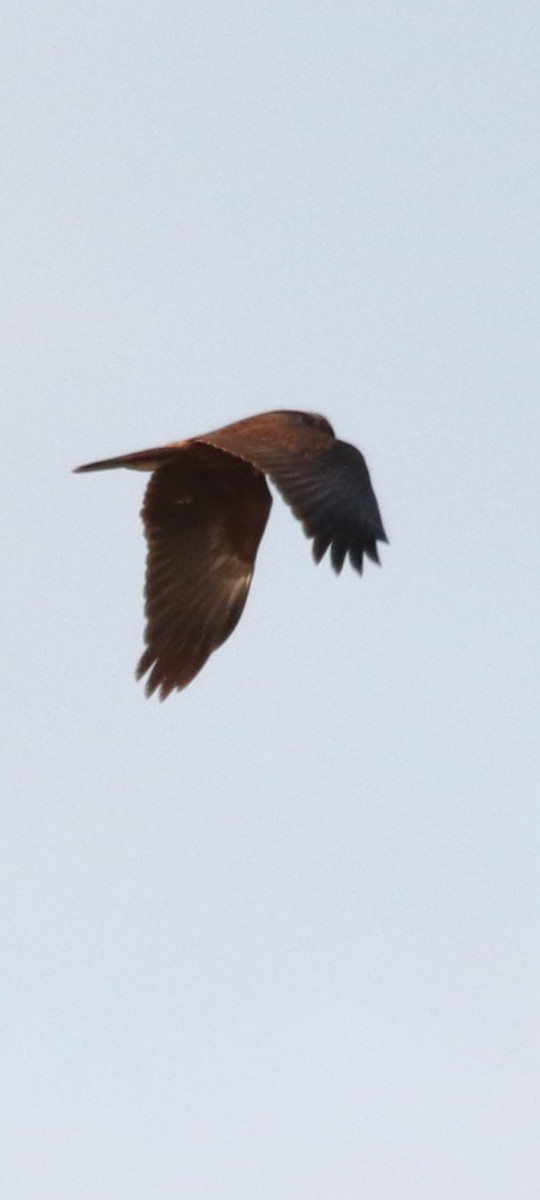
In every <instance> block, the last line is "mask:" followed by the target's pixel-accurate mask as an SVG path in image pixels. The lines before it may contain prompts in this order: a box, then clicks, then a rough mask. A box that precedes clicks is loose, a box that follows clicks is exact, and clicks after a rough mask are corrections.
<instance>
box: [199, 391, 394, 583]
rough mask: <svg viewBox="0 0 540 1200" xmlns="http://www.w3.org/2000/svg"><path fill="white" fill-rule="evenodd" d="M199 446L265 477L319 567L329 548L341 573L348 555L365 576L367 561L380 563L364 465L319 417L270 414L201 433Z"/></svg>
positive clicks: (377, 518)
mask: <svg viewBox="0 0 540 1200" xmlns="http://www.w3.org/2000/svg"><path fill="white" fill-rule="evenodd" d="M195 440H196V441H197V442H205V443H206V444H209V445H212V446H215V447H218V448H220V449H222V450H227V451H228V452H229V453H230V454H235V455H238V456H239V457H240V458H242V459H244V460H245V461H246V462H249V463H252V465H253V466H254V467H256V468H257V469H258V470H259V471H264V472H265V473H266V474H267V475H269V477H270V479H271V480H272V482H273V483H275V485H276V487H277V488H278V490H279V491H280V492H281V494H282V496H283V498H284V500H285V501H286V502H287V504H289V505H290V507H291V508H292V510H293V512H294V514H295V516H296V517H298V519H299V520H300V521H301V522H302V525H303V527H304V530H305V533H306V534H307V536H308V537H310V538H313V556H314V558H315V561H316V562H320V560H321V558H322V557H323V555H324V554H326V551H327V550H328V548H329V547H330V548H331V557H332V564H333V566H334V568H335V570H336V571H341V568H342V566H343V563H344V561H345V557H346V555H347V554H348V555H349V558H350V561H351V563H352V565H353V567H356V570H357V571H361V570H362V564H363V557H364V554H366V555H367V556H368V558H371V559H373V561H374V562H378V561H379V556H378V551H377V542H385V541H386V540H387V538H386V534H385V532H384V527H383V524H382V520H381V514H380V512H379V506H378V504H377V499H376V496H375V493H374V491H373V487H372V485H371V480H370V477H369V471H368V469H367V466H366V462H365V459H364V457H363V455H362V454H361V453H360V451H359V450H357V449H356V448H355V446H350V445H349V444H348V443H347V442H341V441H338V440H337V438H335V437H334V433H333V430H332V427H331V425H330V424H329V423H328V421H326V420H325V418H324V417H319V416H316V415H314V414H310V413H300V412H287V411H285V412H271V413H263V414H262V415H261V416H258V417H249V418H248V419H247V420H245V421H237V422H236V423H235V424H234V425H226V426H225V427H224V428H223V429H218V430H216V431H215V432H212V433H209V434H206V435H205V436H204V437H203V438H197V439H195Z"/></svg>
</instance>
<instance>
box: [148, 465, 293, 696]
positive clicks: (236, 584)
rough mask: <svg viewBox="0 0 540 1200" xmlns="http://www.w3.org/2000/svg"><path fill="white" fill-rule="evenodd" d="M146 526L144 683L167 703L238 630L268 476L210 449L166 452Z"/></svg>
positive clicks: (264, 514)
mask: <svg viewBox="0 0 540 1200" xmlns="http://www.w3.org/2000/svg"><path fill="white" fill-rule="evenodd" d="M169 454H170V455H171V457H169V458H168V460H167V461H165V462H164V463H163V464H162V465H160V466H158V467H157V469H156V470H155V471H154V474H153V475H152V478H151V479H150V482H149V484H148V487H147V490H146V495H145V498H144V503H143V508H142V513H141V515H142V518H143V522H144V529H145V534H146V539H147V542H148V557H147V567H146V585H145V600H146V609H145V611H146V629H145V642H146V649H145V650H144V653H143V655H142V657H141V660H140V662H139V665H138V667H137V678H138V679H140V678H142V676H144V675H146V674H147V672H149V676H148V680H147V683H146V692H147V694H148V695H151V694H152V692H154V691H156V689H159V695H160V699H161V700H164V699H165V697H166V696H168V695H169V692H171V691H172V690H173V689H174V688H183V687H185V686H186V684H188V683H190V681H191V680H192V679H193V677H194V676H195V675H196V674H197V672H198V671H200V669H201V667H202V666H204V663H205V662H206V660H207V658H208V657H209V655H210V654H211V653H212V651H213V650H216V649H217V647H218V646H220V645H221V644H222V642H224V641H225V639H226V638H228V637H229V635H230V634H231V633H232V631H233V629H234V628H235V626H236V624H237V623H238V621H239V619H240V616H241V614H242V610H243V608H244V604H245V602H246V598H247V594H248V590H249V586H250V583H251V577H252V574H253V568H254V565H255V557H256V554H257V549H258V546H259V542H260V540H261V537H262V534H263V532H264V528H265V525H266V522H267V519H268V514H269V512H270V506H271V503H272V500H271V496H270V492H269V490H268V487H267V484H266V480H265V479H264V476H263V475H262V474H261V473H260V472H259V471H257V470H255V469H254V468H253V467H252V466H250V465H249V464H248V463H245V462H243V461H242V460H240V459H238V458H232V457H231V456H230V455H229V454H224V453H222V452H220V451H219V450H216V449H212V448H211V447H209V446H203V445H197V444H191V445H184V446H183V447H182V448H181V449H178V450H177V451H176V453H175V452H174V450H172V448H171V450H170V451H169Z"/></svg>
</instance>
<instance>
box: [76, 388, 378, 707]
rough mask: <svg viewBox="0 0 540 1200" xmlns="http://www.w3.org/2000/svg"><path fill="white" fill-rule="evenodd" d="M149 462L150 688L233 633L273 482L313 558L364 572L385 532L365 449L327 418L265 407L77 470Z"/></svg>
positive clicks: (174, 677) (142, 665) (188, 672)
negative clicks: (341, 435)
mask: <svg viewBox="0 0 540 1200" xmlns="http://www.w3.org/2000/svg"><path fill="white" fill-rule="evenodd" d="M113 467H129V468H131V469H134V470H139V471H151V472H152V478H151V479H150V482H149V484H148V487H147V489H146V494H145V497H144V503H143V507H142V511H141V516H142V519H143V524H144V531H145V535H146V540H147V543H148V556H147V565H146V585H145V602H146V603H145V614H146V629H145V645H146V649H145V650H144V653H143V655H142V657H141V660H140V662H139V665H138V667H137V679H141V678H142V677H143V676H144V675H146V674H147V672H149V675H148V679H147V682H146V693H147V695H148V696H150V695H151V694H152V692H155V691H156V689H158V688H159V696H160V699H161V700H164V699H165V697H166V696H168V695H169V693H170V692H172V691H173V689H174V688H178V689H180V688H184V687H186V685H187V684H188V683H190V682H191V680H192V679H193V678H194V676H195V675H196V674H197V673H198V671H200V670H201V667H203V666H204V664H205V662H206V660H207V658H209V656H210V654H212V652H213V651H214V650H216V649H217V647H218V646H221V644H222V642H224V641H225V640H226V638H228V637H229V636H230V634H231V633H232V631H233V629H234V628H235V626H236V625H237V624H238V621H239V620H240V617H241V614H242V611H243V608H244V604H245V602H246V599H247V594H248V591H249V586H250V583H251V577H252V575H253V569H254V566H255V558H256V555H257V550H258V548H259V542H260V540H261V538H262V535H263V533H264V529H265V526H266V522H267V520H268V515H269V512H270V508H271V504H272V496H271V493H270V491H269V488H268V485H267V482H266V478H265V477H266V476H268V477H269V479H270V480H271V482H272V483H273V484H275V486H276V487H277V489H278V491H280V492H281V494H282V496H283V499H284V500H285V501H286V502H287V504H289V505H290V507H291V508H292V510H293V513H294V515H295V516H296V517H298V520H299V521H301V522H302V525H303V527H304V531H305V533H306V534H307V536H308V537H309V538H313V557H314V559H315V562H320V560H321V558H322V557H323V555H324V554H326V551H327V550H328V549H329V548H330V553H331V558H332V565H333V566H334V568H335V570H336V571H338V572H339V571H341V568H342V566H343V563H344V561H345V557H346V555H347V554H348V555H349V559H350V561H351V563H352V565H353V567H355V568H356V570H357V571H360V572H361V571H362V560H363V556H364V554H366V555H367V556H368V558H371V559H373V561H374V562H378V561H379V556H378V553H377V542H385V541H387V538H386V534H385V532H384V529H383V525H382V521H381V516H380V513H379V507H378V504H377V500H376V498H375V494H374V491H373V488H372V486H371V481H370V478H369V472H368V469H367V466H366V463H365V460H364V458H363V456H362V454H361V453H360V451H359V450H357V449H356V448H355V447H354V446H350V445H349V444H348V443H347V442H340V441H338V440H337V439H336V437H335V435H334V430H333V429H332V426H331V425H330V423H329V422H328V421H327V420H326V419H325V417H320V416H318V415H316V414H315V413H304V412H292V411H282V412H269V413H261V414H260V415H259V416H256V417H248V418H247V419H246V420H244V421H236V422H235V424H233V425H225V426H224V428H223V429H217V430H215V431H214V432H213V433H206V434H203V435H202V436H201V437H195V438H189V439H188V440H187V441H184V442H172V443H171V444H170V445H168V446H160V447H158V448H157V449H155V450H140V451H139V452H138V453H135V454H123V455H120V457H119V458H108V459H104V460H103V461H102V462H94V463H87V464H86V465H85V466H82V467H77V468H76V469H77V471H104V470H109V469H111V468H113Z"/></svg>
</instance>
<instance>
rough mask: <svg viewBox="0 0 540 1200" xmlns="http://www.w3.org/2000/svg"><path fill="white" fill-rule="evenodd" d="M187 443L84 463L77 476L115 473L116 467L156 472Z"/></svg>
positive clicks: (78, 469) (77, 471)
mask: <svg viewBox="0 0 540 1200" xmlns="http://www.w3.org/2000/svg"><path fill="white" fill-rule="evenodd" d="M185 445H186V442H171V444H170V446H158V447H156V448H155V449H154V450H138V451H136V453H135V454H119V455H118V456H117V457H116V458H103V459H100V460H99V462H91V463H83V465H82V467H75V468H74V474H75V475H84V473H85V472H87V471H113V470H114V469H115V468H116V467H127V468H128V470H130V471H155V469H156V467H158V466H159V464H160V463H162V462H165V461H166V460H167V459H169V458H174V457H175V453H176V451H177V450H182V449H183V448H184V446H185Z"/></svg>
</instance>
